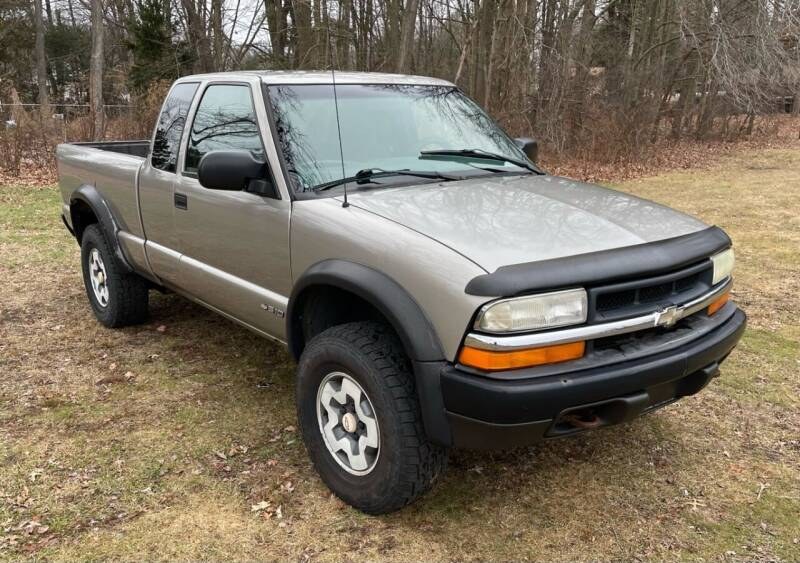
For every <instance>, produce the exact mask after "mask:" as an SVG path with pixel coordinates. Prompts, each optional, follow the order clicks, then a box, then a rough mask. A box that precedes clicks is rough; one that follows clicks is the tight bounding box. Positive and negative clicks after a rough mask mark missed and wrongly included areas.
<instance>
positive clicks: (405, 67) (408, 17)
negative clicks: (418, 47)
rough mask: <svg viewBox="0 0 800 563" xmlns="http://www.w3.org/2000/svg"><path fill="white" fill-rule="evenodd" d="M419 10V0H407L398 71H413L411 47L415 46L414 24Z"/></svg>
mask: <svg viewBox="0 0 800 563" xmlns="http://www.w3.org/2000/svg"><path fill="white" fill-rule="evenodd" d="M417 11H419V0H407V2H406V9H405V12H403V27H402V38H401V39H400V56H399V57H398V58H397V72H405V73H409V72H410V71H411V49H412V48H413V47H414V26H415V23H416V21H417Z"/></svg>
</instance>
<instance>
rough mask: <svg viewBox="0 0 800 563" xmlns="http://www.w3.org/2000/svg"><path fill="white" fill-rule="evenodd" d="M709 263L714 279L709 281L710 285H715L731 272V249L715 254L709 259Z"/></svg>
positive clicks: (732, 260)
mask: <svg viewBox="0 0 800 563" xmlns="http://www.w3.org/2000/svg"><path fill="white" fill-rule="evenodd" d="M711 262H713V264H714V279H713V280H712V281H711V285H717V284H718V283H719V282H721V281H722V280H724V279H725V278H727V277H728V276H730V275H731V272H733V263H734V258H733V249H732V248H729V249H728V250H723V251H722V252H720V253H718V254H715V255H714V256H712V257H711Z"/></svg>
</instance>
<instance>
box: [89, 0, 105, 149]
mask: <svg viewBox="0 0 800 563" xmlns="http://www.w3.org/2000/svg"><path fill="white" fill-rule="evenodd" d="M91 11H92V15H91V17H92V51H91V56H90V63H89V106H90V109H91V116H92V140H95V141H97V140H100V139H102V138H103V133H104V129H105V111H104V107H103V66H104V64H103V63H104V59H103V57H104V54H105V52H104V49H103V36H104V33H105V29H104V25H103V0H92V4H91Z"/></svg>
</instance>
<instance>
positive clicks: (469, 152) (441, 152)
mask: <svg viewBox="0 0 800 563" xmlns="http://www.w3.org/2000/svg"><path fill="white" fill-rule="evenodd" d="M419 154H420V156H421V157H423V158H425V157H438V156H460V157H465V156H466V157H474V158H485V159H487V160H498V161H500V162H510V163H511V164H514V165H516V166H519V167H520V168H525V169H526V170H530V171H531V172H535V173H536V174H544V172H542V171H541V170H539V169H538V168H537V167H536V166H534V165H533V164H531V163H530V162H525V161H524V160H520V159H518V158H513V157H510V156H504V155H502V154H497V153H493V152H489V151H485V150H483V149H438V150H432V151H421V152H420V153H419Z"/></svg>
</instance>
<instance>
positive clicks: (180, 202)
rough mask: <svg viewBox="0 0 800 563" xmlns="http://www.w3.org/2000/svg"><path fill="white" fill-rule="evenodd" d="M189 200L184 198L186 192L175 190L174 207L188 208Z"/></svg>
mask: <svg viewBox="0 0 800 563" xmlns="http://www.w3.org/2000/svg"><path fill="white" fill-rule="evenodd" d="M188 206H189V201H188V200H187V199H186V194H181V193H178V192H175V207H177V208H178V209H188Z"/></svg>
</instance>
